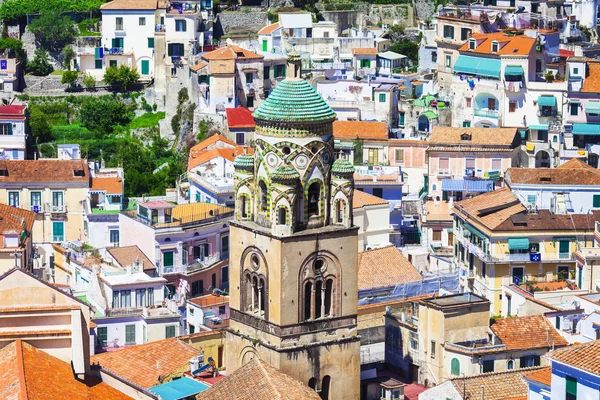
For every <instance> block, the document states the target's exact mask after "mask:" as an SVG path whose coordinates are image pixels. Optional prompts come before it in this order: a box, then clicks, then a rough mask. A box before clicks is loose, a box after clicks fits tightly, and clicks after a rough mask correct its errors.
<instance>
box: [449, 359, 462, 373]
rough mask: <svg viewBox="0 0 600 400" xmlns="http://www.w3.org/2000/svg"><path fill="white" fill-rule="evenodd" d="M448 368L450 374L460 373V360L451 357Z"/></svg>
mask: <svg viewBox="0 0 600 400" xmlns="http://www.w3.org/2000/svg"><path fill="white" fill-rule="evenodd" d="M450 370H451V373H452V375H456V376H458V375H460V361H458V358H453V359H452V361H451V362H450Z"/></svg>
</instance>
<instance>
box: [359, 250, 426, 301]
mask: <svg viewBox="0 0 600 400" xmlns="http://www.w3.org/2000/svg"><path fill="white" fill-rule="evenodd" d="M422 279H423V277H422V276H421V274H420V273H419V271H417V269H416V268H415V267H414V266H413V265H412V264H411V263H410V262H409V261H408V260H407V259H406V257H404V256H403V255H402V253H401V252H400V250H398V249H397V248H396V247H395V246H393V245H392V246H387V247H382V248H379V249H373V250H366V251H363V252H361V253H358V290H366V289H371V288H378V287H388V286H394V285H396V284H398V283H406V282H414V281H420V280H422Z"/></svg>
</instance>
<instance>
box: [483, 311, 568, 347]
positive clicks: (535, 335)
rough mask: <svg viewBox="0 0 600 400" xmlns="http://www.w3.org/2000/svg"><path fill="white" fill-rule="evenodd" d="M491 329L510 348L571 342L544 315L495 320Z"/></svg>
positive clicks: (550, 345)
mask: <svg viewBox="0 0 600 400" xmlns="http://www.w3.org/2000/svg"><path fill="white" fill-rule="evenodd" d="M490 328H491V330H492V332H494V334H495V335H496V336H498V338H499V339H500V340H501V341H502V343H503V344H505V345H506V348H507V349H508V350H521V349H538V348H544V347H548V348H551V347H559V346H566V345H568V344H569V343H568V342H567V341H566V340H565V338H563V337H562V336H561V335H560V333H558V332H557V331H556V329H554V327H553V326H552V324H551V323H550V321H548V319H547V318H546V317H544V316H543V315H530V316H527V317H514V318H513V317H510V318H500V319H496V320H494V322H493V323H492V325H491V327H490Z"/></svg>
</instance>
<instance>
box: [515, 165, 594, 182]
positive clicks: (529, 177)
mask: <svg viewBox="0 0 600 400" xmlns="http://www.w3.org/2000/svg"><path fill="white" fill-rule="evenodd" d="M564 165H566V164H564ZM564 165H561V167H562V168H561V167H559V168H509V169H508V170H507V171H506V177H505V179H506V181H507V182H508V183H509V184H511V185H512V184H529V185H569V186H570V185H584V186H585V185H590V186H597V185H600V170H597V169H594V168H591V169H587V168H581V167H576V168H567V167H563V166H564ZM571 165H573V164H571Z"/></svg>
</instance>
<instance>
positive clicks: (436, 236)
mask: <svg viewBox="0 0 600 400" xmlns="http://www.w3.org/2000/svg"><path fill="white" fill-rule="evenodd" d="M441 240H442V230H441V229H434V230H433V241H434V242H439V241H441Z"/></svg>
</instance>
